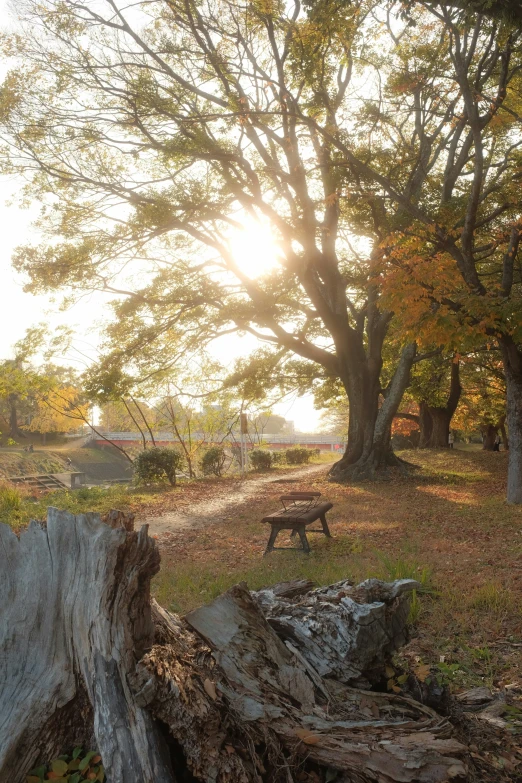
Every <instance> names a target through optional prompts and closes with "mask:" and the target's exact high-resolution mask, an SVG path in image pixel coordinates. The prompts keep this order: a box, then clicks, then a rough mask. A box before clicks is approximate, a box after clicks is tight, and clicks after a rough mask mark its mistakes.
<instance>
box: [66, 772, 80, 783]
mask: <svg viewBox="0 0 522 783" xmlns="http://www.w3.org/2000/svg"><path fill="white" fill-rule="evenodd" d="M81 779H82V776H81V773H80V772H75V773H74V775H71V777H70V778H69V783H80V780H81Z"/></svg>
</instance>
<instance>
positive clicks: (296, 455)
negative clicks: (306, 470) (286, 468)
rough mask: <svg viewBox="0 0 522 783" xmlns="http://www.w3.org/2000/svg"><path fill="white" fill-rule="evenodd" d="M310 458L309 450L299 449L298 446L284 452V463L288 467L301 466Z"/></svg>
mask: <svg viewBox="0 0 522 783" xmlns="http://www.w3.org/2000/svg"><path fill="white" fill-rule="evenodd" d="M311 456H312V452H311V451H310V449H305V448H301V447H299V446H296V447H295V448H293V449H287V450H286V461H287V462H288V464H289V465H303V464H305V463H306V462H310V457H311Z"/></svg>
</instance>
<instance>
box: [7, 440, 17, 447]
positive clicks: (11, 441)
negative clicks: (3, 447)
mask: <svg viewBox="0 0 522 783" xmlns="http://www.w3.org/2000/svg"><path fill="white" fill-rule="evenodd" d="M6 444H7V446H16V441H15V440H13V439H12V438H7V441H6Z"/></svg>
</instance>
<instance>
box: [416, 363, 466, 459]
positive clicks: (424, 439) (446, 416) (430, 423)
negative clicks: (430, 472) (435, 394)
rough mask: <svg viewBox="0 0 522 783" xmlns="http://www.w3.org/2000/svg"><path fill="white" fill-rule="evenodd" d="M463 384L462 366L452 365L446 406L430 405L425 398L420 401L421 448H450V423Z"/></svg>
mask: <svg viewBox="0 0 522 783" xmlns="http://www.w3.org/2000/svg"><path fill="white" fill-rule="evenodd" d="M461 393H462V386H461V385H460V366H459V363H458V362H453V363H452V365H451V381H450V391H449V395H448V401H447V403H446V405H445V406H444V407H442V406H433V405H429V404H428V403H427V402H426V401H425V400H423V401H421V402H420V403H419V418H420V424H421V437H420V448H423V449H444V448H448V445H449V444H448V439H449V433H450V424H451V420H452V418H453V415H454V413H455V411H456V410H457V405H458V404H459V400H460V395H461Z"/></svg>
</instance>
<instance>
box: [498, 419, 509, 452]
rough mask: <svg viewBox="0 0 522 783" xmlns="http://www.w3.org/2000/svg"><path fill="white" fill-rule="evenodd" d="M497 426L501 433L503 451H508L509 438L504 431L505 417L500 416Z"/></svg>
mask: <svg viewBox="0 0 522 783" xmlns="http://www.w3.org/2000/svg"><path fill="white" fill-rule="evenodd" d="M498 428H499V430H500V432H501V434H502V445H503V446H504V451H509V439H508V436H507V432H506V417H505V416H501V418H500V420H499V422H498Z"/></svg>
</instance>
